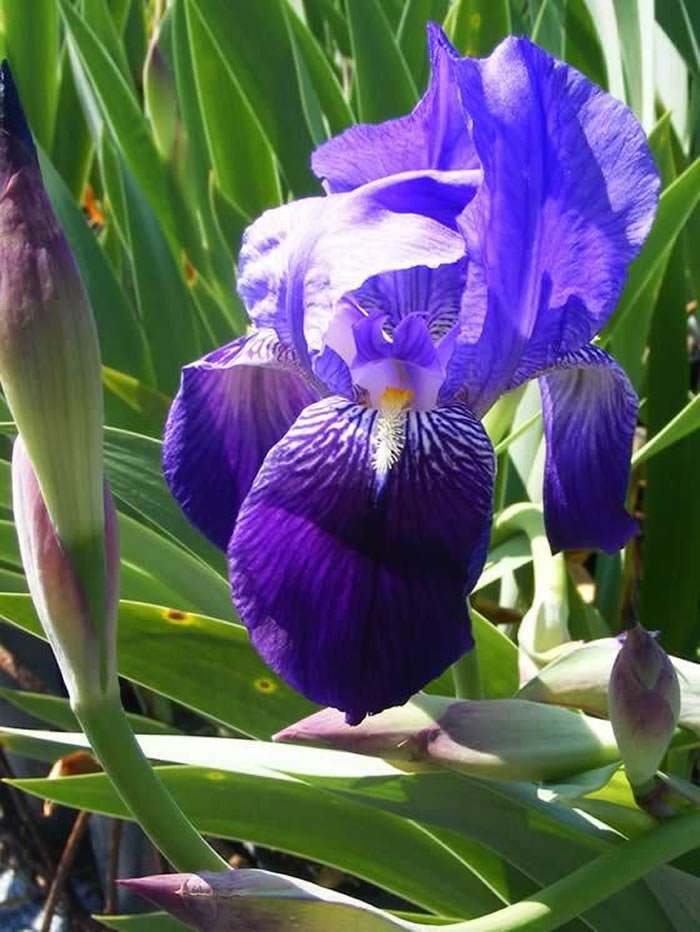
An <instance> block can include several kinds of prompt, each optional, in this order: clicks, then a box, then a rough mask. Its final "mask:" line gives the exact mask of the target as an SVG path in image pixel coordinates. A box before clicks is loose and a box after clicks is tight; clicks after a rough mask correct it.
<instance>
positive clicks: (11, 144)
mask: <svg viewBox="0 0 700 932" xmlns="http://www.w3.org/2000/svg"><path fill="white" fill-rule="evenodd" d="M0 131H1V132H2V137H0V151H2V157H3V161H6V162H7V163H8V167H10V166H12V167H14V169H15V170H16V169H18V168H21V166H22V165H23V164H27V163H28V162H31V163H32V164H34V165H38V164H39V160H38V158H37V154H36V148H35V147H34V140H33V139H32V134H31V131H30V129H29V125H28V123H27V118H26V117H25V115H24V110H23V108H22V102H21V101H20V99H19V94H18V92H17V85H16V84H15V80H14V78H13V77H12V71H11V70H10V65H9V63H8V61H7V59H5V60H4V61H3V62H2V64H1V65H0Z"/></svg>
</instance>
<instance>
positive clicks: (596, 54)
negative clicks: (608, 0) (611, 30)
mask: <svg viewBox="0 0 700 932" xmlns="http://www.w3.org/2000/svg"><path fill="white" fill-rule="evenodd" d="M564 58H565V59H566V61H567V62H569V64H571V65H573V66H574V68H578V70H579V71H581V72H583V74H585V75H586V77H588V78H590V80H591V81H593V82H594V83H595V84H598V85H600V87H602V88H607V86H608V73H607V70H606V67H605V57H604V56H603V51H602V49H601V47H600V39H599V38H598V33H597V31H596V28H595V24H594V22H593V19H592V17H591V14H590V12H589V10H588V7H587V6H586V0H568V2H567V4H566V23H565V27H564Z"/></svg>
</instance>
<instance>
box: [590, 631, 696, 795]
mask: <svg viewBox="0 0 700 932" xmlns="http://www.w3.org/2000/svg"><path fill="white" fill-rule="evenodd" d="M680 705H681V692H680V685H679V683H678V677H677V675H676V671H675V669H674V667H673V664H672V663H671V660H670V658H669V657H668V655H667V653H666V651H665V650H664V649H663V648H662V647H661V645H660V644H659V643H658V642H657V640H656V638H654V637H653V636H652V635H651V634H649V632H648V631H646V630H645V629H644V628H643V627H642V626H641V625H635V626H634V627H633V628H631V629H630V630H629V631H628V632H627V634H626V636H625V639H624V643H623V645H622V648H621V649H620V652H619V654H618V655H617V657H616V658H615V663H614V664H613V668H612V671H611V673H610V686H609V691H608V714H609V717H610V722H611V724H612V726H613V730H614V732H615V738H616V739H617V744H618V747H619V748H620V753H621V755H622V760H623V762H624V764H625V771H626V773H627V779H628V780H629V782H630V785H631V786H632V789H633V791H634V792H635V795H638V796H639V797H643V796H645V795H646V794H648V793H649V792H650V790H651V789H652V787H653V784H654V776H655V774H656V771H657V770H658V768H659V765H660V763H661V761H662V759H663V757H664V755H665V753H666V750H667V748H668V744H669V741H670V740H671V737H672V736H673V732H674V730H675V727H676V725H677V723H678V717H679V714H680Z"/></svg>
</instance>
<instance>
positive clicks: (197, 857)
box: [0, 62, 226, 870]
mask: <svg viewBox="0 0 700 932" xmlns="http://www.w3.org/2000/svg"><path fill="white" fill-rule="evenodd" d="M0 381H1V382H2V387H3V390H4V392H5V397H6V399H7V402H8V405H9V407H10V409H11V411H12V414H13V416H14V419H15V423H16V425H17V429H18V431H19V437H18V438H17V440H16V442H15V447H14V451H13V457H12V490H13V507H14V513H15V524H16V527H17V535H18V538H19V544H20V552H21V556H22V563H23V565H24V568H25V573H26V577H27V583H28V586H29V590H30V593H31V596H32V599H33V602H34V605H35V607H36V611H37V614H38V616H39V619H40V621H41V624H42V627H43V628H44V631H45V632H46V635H47V638H48V640H49V642H50V644H51V646H52V648H53V650H54V653H55V655H56V659H57V661H58V664H59V666H60V668H61V672H62V674H63V678H64V681H65V684H66V688H67V690H68V694H69V697H70V703H71V707H72V709H73V711H74V712H75V714H76V716H77V718H78V720H79V722H80V724H81V725H82V727H83V730H84V731H85V734H86V736H87V738H88V740H89V741H90V744H91V745H92V747H93V749H94V751H95V753H96V754H97V756H98V757H99V759H100V762H101V763H102V765H103V767H104V770H105V772H106V773H107V774H108V776H109V777H110V779H111V780H112V783H113V784H114V786H115V789H116V790H117V792H118V793H119V795H120V796H121V797H122V799H123V800H124V802H125V804H126V805H127V806H128V807H129V809H130V810H131V812H132V813H133V815H134V816H135V818H136V819H138V821H139V822H140V823H141V825H142V826H143V828H144V830H145V831H146V833H147V834H148V835H149V836H150V837H151V840H152V841H153V842H154V844H155V845H156V846H157V847H158V848H160V850H161V851H162V852H163V854H164V855H165V857H166V858H168V859H169V860H170V861H171V862H172V863H173V864H174V865H175V866H177V867H179V868H181V869H186V870H198V869H206V868H209V869H214V870H220V869H222V868H223V867H225V866H226V864H225V862H224V861H223V860H222V859H221V858H219V857H218V855H217V854H216V853H215V852H214V851H213V850H212V849H211V848H210V847H209V845H208V844H207V843H206V842H205V841H204V840H203V839H202V838H201V836H200V835H199V834H198V833H197V832H196V830H195V829H194V828H193V826H192V825H191V824H190V823H189V822H188V821H187V819H186V818H185V816H184V815H183V813H182V812H181V811H180V809H179V808H178V806H177V804H176V803H175V802H174V800H173V799H172V798H171V797H170V796H169V795H168V793H167V791H166V790H165V788H164V787H163V785H162V784H161V783H160V780H159V779H158V777H157V776H156V774H155V773H154V771H153V770H152V769H151V767H150V765H149V764H148V762H147V761H146V759H145V758H144V756H143V755H142V753H141V751H140V749H139V746H138V743H137V742H136V739H135V737H134V735H133V732H132V731H131V728H130V726H129V724H128V722H127V720H126V716H125V714H124V711H123V709H122V706H121V701H120V697H119V683H118V678H117V661H116V625H117V609H118V602H119V596H118V588H119V541H118V531H117V520H116V513H115V510H114V504H113V502H112V497H111V494H110V491H109V487H108V485H107V484H106V483H105V480H104V474H103V463H102V420H103V417H102V381H101V368H100V352H99V345H98V341H97V333H96V329H95V324H94V320H93V317H92V312H91V309H90V305H89V302H88V299H87V295H86V293H85V289H84V287H83V284H82V281H81V279H80V276H79V273H78V269H77V266H76V263H75V259H74V257H73V255H72V253H71V251H70V248H69V246H68V243H67V241H66V239H65V236H64V235H63V232H62V230H61V228H60V226H59V223H58V221H57V219H56V217H55V215H54V213H53V210H52V208H51V204H50V202H49V199H48V196H47V194H46V191H45V190H44V186H43V183H42V180H41V173H40V170H39V163H38V160H37V155H36V150H35V148H34V143H33V140H32V136H31V133H30V131H29V128H28V126H27V123H26V120H25V117H24V113H23V111H22V106H21V103H20V101H19V97H18V95H17V90H16V88H15V85H14V82H13V80H12V75H11V73H10V69H9V66H8V65H7V62H4V63H3V64H2V66H0Z"/></svg>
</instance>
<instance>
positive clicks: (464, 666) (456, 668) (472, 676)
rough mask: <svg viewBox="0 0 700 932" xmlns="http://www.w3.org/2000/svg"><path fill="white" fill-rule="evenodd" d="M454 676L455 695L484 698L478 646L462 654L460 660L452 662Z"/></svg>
mask: <svg viewBox="0 0 700 932" xmlns="http://www.w3.org/2000/svg"><path fill="white" fill-rule="evenodd" d="M452 678H453V680H454V684H455V696H456V697H457V698H458V699H483V698H484V691H483V689H482V686H481V671H480V669H479V657H478V656H477V652H476V648H472V649H471V650H470V651H467V653H466V654H462V656H461V657H460V658H459V660H458V661H456V663H453V664H452Z"/></svg>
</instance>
